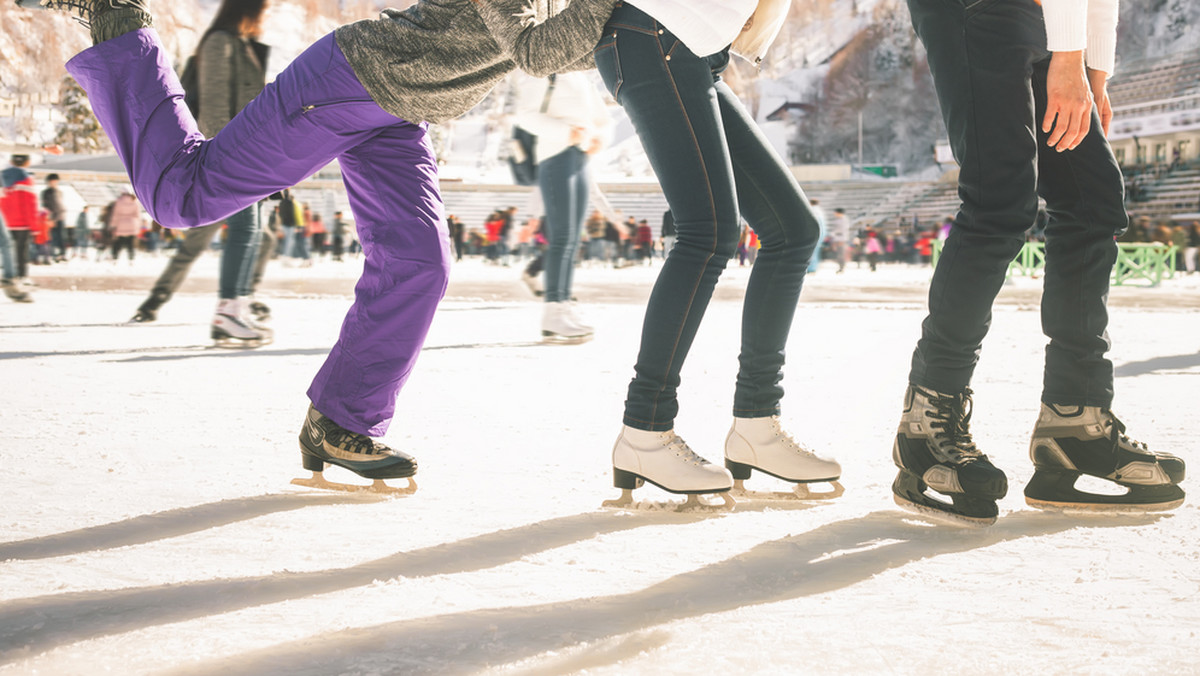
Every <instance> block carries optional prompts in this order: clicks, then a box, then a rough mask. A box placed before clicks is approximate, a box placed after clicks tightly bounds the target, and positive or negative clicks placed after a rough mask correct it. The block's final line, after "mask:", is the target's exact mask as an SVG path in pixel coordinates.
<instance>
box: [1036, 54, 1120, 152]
mask: <svg viewBox="0 0 1200 676" xmlns="http://www.w3.org/2000/svg"><path fill="white" fill-rule="evenodd" d="M1092 91H1093V90H1092V87H1091V83H1090V82H1089V80H1088V77H1087V72H1086V68H1085V67H1084V61H1083V52H1082V51H1075V52H1054V55H1053V56H1052V57H1050V70H1049V73H1048V74H1047V76H1046V115H1045V116H1044V117H1043V118H1042V131H1043V132H1045V133H1047V134H1049V135H1050V136H1049V138H1047V139H1046V145H1048V146H1050V147H1051V148H1054V149H1055V150H1057V151H1058V152H1060V153H1061V152H1062V151H1064V150H1072V149H1073V148H1075V147H1076V146H1078V145H1079V144H1080V143H1081V142H1082V141H1083V139H1084V137H1086V136H1087V134H1088V131H1089V130H1090V129H1091V126H1092V106H1093V105H1094V104H1095V100H1094V98H1093V96H1094V95H1093V93H1092ZM1105 98H1106V99H1107V96H1106V97H1105ZM1111 114H1112V112H1111V108H1110V110H1109V116H1110V118H1111ZM1106 131H1107V130H1106Z"/></svg>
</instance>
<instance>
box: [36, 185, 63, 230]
mask: <svg viewBox="0 0 1200 676" xmlns="http://www.w3.org/2000/svg"><path fill="white" fill-rule="evenodd" d="M42 208H43V209H45V210H46V211H47V212H48V213H49V214H50V220H51V221H52V222H54V223H58V222H60V221H62V220H63V219H65V218H66V217H67V208H66V207H64V206H63V203H62V191H61V190H59V189H58V188H46V189H45V190H43V191H42Z"/></svg>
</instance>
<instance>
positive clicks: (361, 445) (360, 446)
mask: <svg viewBox="0 0 1200 676" xmlns="http://www.w3.org/2000/svg"><path fill="white" fill-rule="evenodd" d="M325 437H326V439H327V440H328V441H329V444H330V445H331V446H336V447H338V448H340V449H342V450H344V451H348V452H350V453H357V454H359V455H382V453H381V451H380V449H379V445H377V444H376V443H375V441H374V440H373V439H371V437H368V436H366V435H363V434H359V433H357V432H351V431H350V430H347V429H343V428H341V427H339V426H335V427H334V428H333V429H331V430H326V432H325Z"/></svg>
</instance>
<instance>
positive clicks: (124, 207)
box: [109, 193, 145, 237]
mask: <svg viewBox="0 0 1200 676" xmlns="http://www.w3.org/2000/svg"><path fill="white" fill-rule="evenodd" d="M109 218H110V222H111V229H112V235H113V237H128V236H130V235H133V236H135V237H136V236H137V234H138V233H140V232H141V231H142V226H143V225H145V216H143V215H142V207H141V205H139V204H138V202H137V198H135V197H134V196H133V195H130V194H129V193H125V194H124V195H121V196H120V197H118V198H117V201H116V202H115V203H114V204H113V209H112V215H111V216H110V217H109Z"/></svg>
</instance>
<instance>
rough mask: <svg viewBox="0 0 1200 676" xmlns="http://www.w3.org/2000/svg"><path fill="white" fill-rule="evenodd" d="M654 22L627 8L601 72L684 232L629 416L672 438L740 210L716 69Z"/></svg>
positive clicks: (651, 315)
mask: <svg viewBox="0 0 1200 676" xmlns="http://www.w3.org/2000/svg"><path fill="white" fill-rule="evenodd" d="M646 19H649V17H646V16H645V15H644V13H642V12H640V11H639V10H637V9H636V8H634V7H632V6H630V5H624V6H622V7H621V8H618V10H617V11H616V12H615V13H614V15H613V18H612V20H611V21H610V24H609V28H610V29H611V30H608V29H606V31H605V35H606V37H605V38H604V39H602V40H601V42H600V44H599V46H598V47H597V49H596V63H597V66H598V67H599V69H600V74H601V76H602V77H603V79H604V81H605V85H606V86H607V87H608V90H609V92H610V93H611V94H613V96H614V97H615V98H616V99H617V101H618V102H619V103H620V104H621V105H622V106H623V107H624V108H625V110H626V112H627V113H628V114H629V118H630V120H632V122H633V125H634V128H635V129H637V132H638V136H639V138H640V139H641V141H642V145H643V146H644V147H645V149H646V154H647V156H648V157H649V159H650V163H651V166H653V167H654V171H655V174H656V175H657V176H658V179H659V182H660V183H661V184H662V188H663V192H664V194H665V195H666V198H667V203H668V204H669V205H670V208H671V211H672V213H673V214H674V216H675V224H676V226H677V228H678V236H677V237H678V238H677V240H676V242H675V248H674V250H672V251H671V254H670V255H669V256H668V257H667V260H666V262H665V263H664V264H663V267H662V270H661V271H660V272H659V276H658V280H657V282H656V283H655V285H654V289H653V291H652V292H651V294H650V300H649V302H648V304H647V307H646V315H645V320H644V322H643V325H642V340H641V346H640V349H639V352H638V358H637V364H636V366H635V374H636V375H635V376H634V378H633V381H632V382H631V383H630V386H629V393H628V398H627V399H626V401H625V416H624V421H625V424H626V425H627V426H629V427H632V428H635V429H639V430H647V431H666V430H670V429H672V427H673V426H674V421H675V416H676V414H677V412H678V410H679V403H678V399H677V398H676V390H677V388H678V387H679V382H680V377H679V373H680V369H681V368H682V367H683V362H684V359H685V358H686V356H687V353H688V350H689V349H690V347H691V344H692V341H693V339H694V338H695V336H696V331H697V330H698V329H699V326H700V320H701V319H702V318H703V316H704V311H705V309H706V308H707V307H708V302H709V299H710V298H711V296H712V290H713V287H714V286H715V285H716V282H717V278H718V277H719V276H720V274H721V271H722V270H723V269H724V268H725V265H726V263H727V262H728V261H729V259H730V257H731V256H732V255H733V253H734V249H735V247H736V246H737V237H738V205H737V199H736V197H735V189H734V179H733V167H732V164H731V161H730V158H729V150H728V148H727V147H726V145H725V132H724V130H723V129H722V122H721V112H720V109H719V106H718V103H717V93H716V89H715V87H714V79H713V72H712V68H711V66H710V64H709V63H708V62H707V61H706V60H705V59H702V58H698V57H697V56H695V55H694V54H692V53H691V52H690V51H689V50H688V49H687V47H686V46H684V45H683V43H681V42H679V41H678V40H677V39H676V38H675V36H674V35H673V34H671V33H670V32H669V31H666V30H665V29H659V28H658V25H657V23H656V22H654V21H653V19H649V21H648V22H647V21H646ZM614 36H615V37H614ZM668 55H669V56H670V59H668V58H667V57H668Z"/></svg>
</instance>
